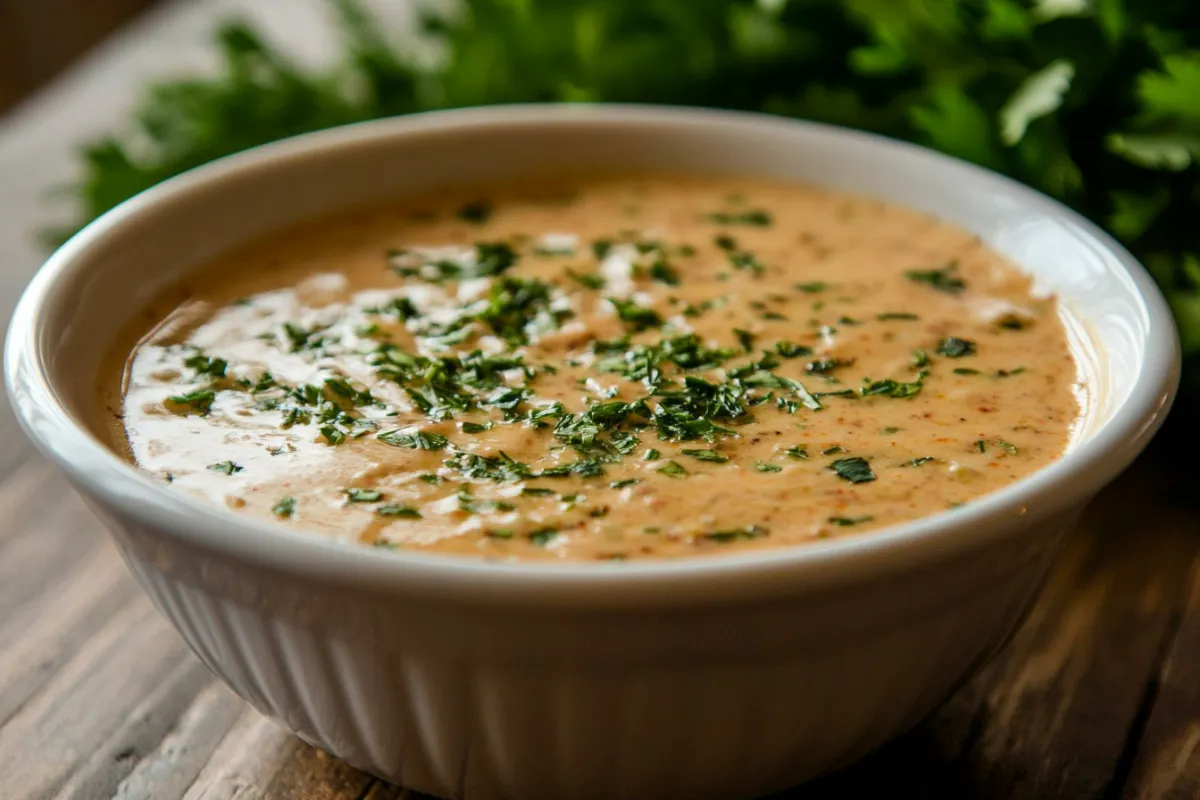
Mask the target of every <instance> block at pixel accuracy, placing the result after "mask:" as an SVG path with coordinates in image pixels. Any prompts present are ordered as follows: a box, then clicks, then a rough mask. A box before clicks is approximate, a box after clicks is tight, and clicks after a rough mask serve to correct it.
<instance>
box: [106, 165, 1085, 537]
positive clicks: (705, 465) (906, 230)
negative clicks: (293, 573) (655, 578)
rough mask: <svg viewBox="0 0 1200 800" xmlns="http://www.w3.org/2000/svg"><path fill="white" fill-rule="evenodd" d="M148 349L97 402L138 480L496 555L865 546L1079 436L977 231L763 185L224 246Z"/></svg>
mask: <svg viewBox="0 0 1200 800" xmlns="http://www.w3.org/2000/svg"><path fill="white" fill-rule="evenodd" d="M135 325H138V326H140V327H137V328H136V329H133V328H131V332H130V336H129V338H128V339H127V340H126V341H125V342H124V343H123V344H122V345H120V346H119V347H118V348H117V350H116V351H115V352H114V356H113V359H114V363H113V364H112V366H111V369H109V370H107V372H106V373H105V377H104V378H103V379H104V380H105V381H107V382H106V383H105V384H104V386H102V388H101V395H102V398H103V402H104V404H105V405H106V408H107V409H108V410H109V411H110V412H111V413H109V415H108V416H109V418H110V419H111V420H112V428H113V434H114V439H115V440H116V441H117V442H118V443H119V445H120V448H121V449H122V451H123V452H124V453H125V454H126V455H127V456H128V457H129V458H131V459H132V460H133V461H134V462H135V463H136V464H138V465H139V466H140V467H141V468H143V469H144V470H147V471H149V472H151V473H153V474H155V475H158V476H160V477H161V478H162V479H163V480H164V481H168V482H170V484H171V486H172V487H173V488H175V489H177V490H180V491H186V492H193V493H198V494H200V495H202V496H204V497H206V498H208V499H210V500H211V501H212V502H214V503H219V504H224V505H227V506H228V507H230V508H234V509H237V510H239V511H242V512H244V513H247V514H252V515H257V516H260V517H266V518H270V519H274V520H278V521H279V522H280V523H281V524H286V525H294V526H299V527H301V528H303V529H305V530H313V531H318V532H325V533H328V534H330V535H332V536H335V537H339V538H342V539H345V540H352V541H359V542H362V543H365V544H368V545H374V546H379V547H389V548H412V549H425V550H433V551H441V552H452V553H458V554H472V555H476V556H483V557H490V558H497V559H509V558H520V559H577V560H593V559H612V560H623V559H637V558H655V557H671V556H688V555H700V554H712V553H722V552H731V551H734V550H741V549H745V548H762V547H777V546H782V545H791V544H797V543H802V542H806V541H810V540H814V539H820V538H826V537H831V536H843V535H852V534H853V535H857V534H860V533H862V532H863V531H868V530H871V529H873V528H878V527H880V526H885V525H891V524H894V523H897V522H901V521H905V520H910V519H913V518H916V517H922V516H926V515H929V514H934V513H938V512H941V511H945V510H947V509H950V508H954V507H957V506H959V505H961V504H963V503H966V502H969V501H970V500H971V499H973V498H976V497H979V496H980V495H983V494H986V493H988V492H991V491H994V490H996V489H998V488H1000V487H1002V486H1004V485H1006V484H1008V483H1011V482H1012V481H1014V480H1016V479H1018V478H1020V477H1022V476H1024V475H1027V474H1029V473H1030V472H1033V471H1035V470H1037V469H1039V468H1041V467H1043V466H1046V465H1047V464H1049V463H1050V462H1052V461H1053V460H1055V459H1056V458H1057V457H1058V456H1059V455H1060V454H1061V453H1062V451H1063V449H1064V448H1065V446H1066V444H1067V442H1068V438H1069V435H1070V431H1071V426H1072V424H1073V422H1074V421H1075V419H1076V418H1077V416H1078V414H1079V405H1078V403H1077V401H1076V399H1075V395H1074V393H1073V388H1074V384H1075V383H1076V381H1077V380H1078V375H1077V372H1078V371H1077V366H1076V363H1075V361H1074V359H1073V357H1072V354H1071V352H1070V350H1069V347H1068V342H1067V337H1066V334H1065V331H1064V328H1063V325H1062V323H1061V321H1060V319H1059V316H1058V309H1057V304H1056V301H1055V300H1054V299H1053V298H1037V297H1035V296H1033V294H1032V293H1031V287H1030V281H1029V279H1028V278H1027V277H1026V276H1024V275H1022V274H1021V273H1019V272H1018V271H1017V270H1016V269H1015V268H1013V267H1012V266H1010V265H1009V264H1007V263H1006V262H1005V261H1004V259H1003V258H1001V257H1000V256H999V255H997V254H995V253H993V252H992V251H990V250H989V249H988V248H987V247H985V246H984V245H983V244H982V243H981V242H980V241H979V240H978V239H977V238H976V237H974V236H972V235H970V234H968V233H966V232H964V231H962V230H959V229H957V228H955V227H952V226H948V225H946V224H944V223H941V222H938V221H936V220H934V219H931V218H929V217H926V216H923V215H920V214H917V213H915V212H912V211H909V210H906V209H903V208H898V207H896V206H892V205H889V204H885V203H881V202H878V201H874V200H868V199H862V198H857V197H852V196H846V195H840V194H836V193H831V192H828V191H825V190H818V189H812V188H806V187H800V186H794V185H788V184H775V183H765V182H759V181H753V180H729V179H705V178H690V177H687V178H684V177H674V176H639V177H632V178H589V179H581V180H579V181H576V182H574V183H564V184H562V185H555V186H551V185H536V186H533V187H522V186H499V187H477V188H475V189H473V190H471V191H469V192H467V191H463V192H457V193H449V194H444V195H438V196H432V197H426V198H420V199H418V200H411V199H410V200H406V201H404V202H401V203H397V204H394V205H390V206H381V207H374V208H371V209H368V210H356V211H351V212H347V213H344V214H342V215H339V216H336V217H332V218H327V219H323V220H318V221H313V222H308V223H305V224H302V225H298V226H296V227H293V228H291V229H289V230H287V231H284V232H282V233H279V234H276V235H273V236H271V237H269V238H267V239H264V240H262V241H259V242H256V243H253V244H251V245H249V246H246V247H244V248H242V249H240V250H237V251H235V252H231V253H229V254H228V255H226V256H224V257H222V258H221V259H219V260H218V261H217V262H215V263H212V264H210V265H208V266H207V267H205V268H204V269H202V270H199V271H196V272H194V273H193V274H192V275H191V277H189V278H188V279H187V280H186V281H185V282H184V283H183V284H181V285H179V286H178V287H176V289H174V290H173V291H172V292H170V293H168V295H167V296H164V297H162V298H161V299H160V301H159V302H158V303H157V304H156V306H155V307H154V308H151V309H148V310H147V312H146V315H145V317H144V318H143V319H141V320H140V322H137V323H135ZM147 328H149V329H150V330H149V332H147ZM135 341H136V345H135V344H134V342H135Z"/></svg>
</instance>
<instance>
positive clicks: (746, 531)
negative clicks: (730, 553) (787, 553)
mask: <svg viewBox="0 0 1200 800" xmlns="http://www.w3.org/2000/svg"><path fill="white" fill-rule="evenodd" d="M767 533H768V531H767V529H766V528H764V527H762V526H761V525H747V526H746V527H744V528H732V529H730V530H723V531H711V532H709V533H702V534H700V536H699V538H701V539H707V540H708V541H710V542H718V543H720V544H728V543H730V542H735V541H737V540H739V539H759V538H762V537H763V536H766V535H767Z"/></svg>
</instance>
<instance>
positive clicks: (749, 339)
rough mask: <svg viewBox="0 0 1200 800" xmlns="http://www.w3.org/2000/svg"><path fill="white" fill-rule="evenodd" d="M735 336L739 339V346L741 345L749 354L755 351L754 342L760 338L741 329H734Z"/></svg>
mask: <svg viewBox="0 0 1200 800" xmlns="http://www.w3.org/2000/svg"><path fill="white" fill-rule="evenodd" d="M733 335H734V336H736V337H737V340H738V344H740V345H741V346H742V349H743V350H745V351H746V352H747V353H749V352H752V351H753V350H754V340H755V339H756V338H758V337H756V336H755V335H754V334H753V333H751V332H750V331H747V330H742V329H741V328H734V329H733Z"/></svg>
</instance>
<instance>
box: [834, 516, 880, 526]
mask: <svg viewBox="0 0 1200 800" xmlns="http://www.w3.org/2000/svg"><path fill="white" fill-rule="evenodd" d="M873 519H875V518H874V517H872V516H869V515H868V516H863V517H829V518H828V519H827V520H825V521H826V522H828V523H829V524H830V525H837V526H838V527H842V528H846V527H849V526H851V525H861V524H862V523H864V522H870V521H871V520H873Z"/></svg>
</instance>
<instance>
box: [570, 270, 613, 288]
mask: <svg viewBox="0 0 1200 800" xmlns="http://www.w3.org/2000/svg"><path fill="white" fill-rule="evenodd" d="M566 275H567V277H568V278H570V279H571V280H573V281H575V282H576V283H578V284H579V285H580V286H582V287H583V288H585V289H592V290H597V289H603V288H604V276H603V275H600V274H599V273H596V272H576V271H575V270H573V269H570V268H568V269H567V271H566Z"/></svg>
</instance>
